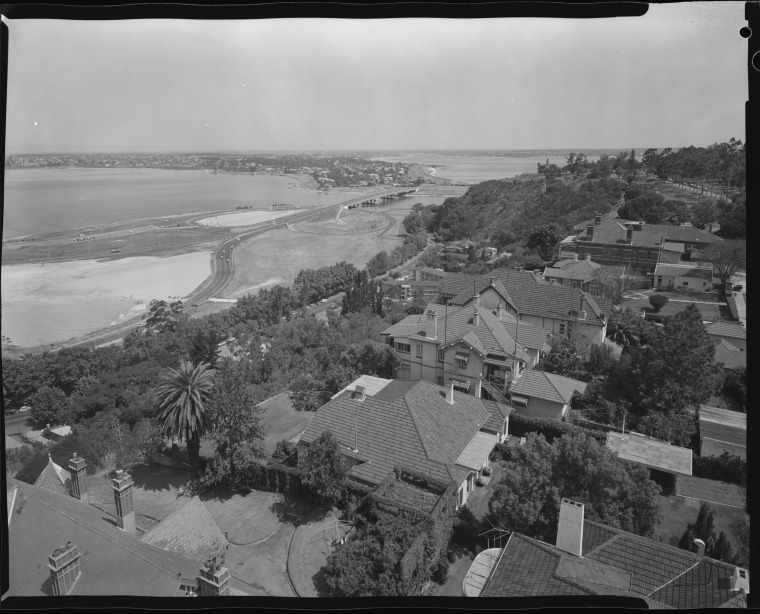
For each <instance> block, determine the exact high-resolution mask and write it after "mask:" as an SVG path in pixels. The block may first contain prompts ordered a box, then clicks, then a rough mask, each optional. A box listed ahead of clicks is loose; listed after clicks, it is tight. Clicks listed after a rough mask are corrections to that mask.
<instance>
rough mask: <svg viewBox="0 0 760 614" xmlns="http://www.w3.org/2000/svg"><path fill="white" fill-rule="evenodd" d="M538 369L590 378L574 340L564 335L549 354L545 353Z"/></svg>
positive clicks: (574, 376)
mask: <svg viewBox="0 0 760 614" xmlns="http://www.w3.org/2000/svg"><path fill="white" fill-rule="evenodd" d="M536 370H537V371H547V372H549V373H555V374H557V375H564V376H565V377H572V378H576V379H584V380H588V379H589V377H588V374H587V372H586V369H585V365H584V361H583V356H582V355H581V353H580V352H579V351H578V347H577V346H576V344H575V343H573V341H572V340H570V339H567V338H566V337H562V338H561V339H560V341H559V343H557V344H556V345H555V346H554V347H553V348H552V351H551V352H549V353H548V354H544V356H543V357H542V358H541V362H540V363H539V364H538V365H537V366H536Z"/></svg>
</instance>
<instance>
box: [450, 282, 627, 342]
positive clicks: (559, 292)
mask: <svg viewBox="0 0 760 614" xmlns="http://www.w3.org/2000/svg"><path fill="white" fill-rule="evenodd" d="M475 296H478V297H479V302H480V304H481V305H483V306H485V307H488V308H490V309H496V308H497V307H498V306H499V305H500V306H501V307H502V308H503V309H505V310H506V311H507V312H508V313H509V314H511V315H512V316H514V317H516V318H517V319H518V320H519V321H520V323H521V324H522V323H526V324H532V325H533V326H536V327H538V328H543V329H546V330H548V331H549V332H550V333H552V335H557V336H563V337H572V338H575V339H576V340H577V341H578V342H581V341H583V340H585V342H587V343H593V344H597V345H598V344H601V343H603V342H604V338H605V336H606V334H607V320H608V318H609V317H610V315H611V314H612V300H611V299H608V298H601V297H594V296H591V295H590V294H589V293H587V292H584V291H583V290H580V289H579V288H571V287H562V286H558V285H555V284H550V283H549V282H547V281H545V280H544V279H543V278H542V277H541V275H540V272H538V273H536V272H528V271H514V270H510V269H496V270H494V271H492V272H491V274H490V275H465V274H459V275H450V276H449V277H447V278H446V279H444V280H443V282H442V283H441V299H442V300H443V301H444V302H445V303H447V304H450V305H457V306H460V305H467V304H469V303H470V302H472V301H474V300H475Z"/></svg>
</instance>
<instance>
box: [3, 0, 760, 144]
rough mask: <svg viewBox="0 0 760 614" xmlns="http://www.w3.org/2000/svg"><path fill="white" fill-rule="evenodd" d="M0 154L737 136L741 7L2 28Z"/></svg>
mask: <svg viewBox="0 0 760 614" xmlns="http://www.w3.org/2000/svg"><path fill="white" fill-rule="evenodd" d="M4 21H5V23H6V24H7V25H8V28H9V51H8V94H7V96H8V97H7V117H6V122H7V123H6V143H5V151H6V155H10V154H23V153H45V152H48V153H53V152H54V153H70V152H71V153H75V152H120V151H127V152H130V151H132V152H135V151H143V152H150V151H209V152H212V151H213V152H219V151H262V150H264V151H267V150H269V151H272V150H340V149H345V150H372V149H379V150H389V149H391V150H395V149H400V150H435V149H564V148H587V149H593V148H605V149H606V148H609V149H618V148H625V149H627V148H629V147H637V148H643V147H682V146H687V145H695V146H707V145H710V144H712V143H715V142H722V141H727V140H728V139H730V138H731V137H735V138H737V139H742V140H746V139H745V131H744V103H745V101H746V99H747V96H748V87H747V41H746V40H745V39H743V38H742V37H741V36H740V35H739V30H740V28H741V27H742V26H745V25H746V21H745V20H744V3H743V2H688V3H680V4H665V5H650V6H649V11H648V12H647V14H646V15H644V16H642V17H623V18H611V19H590V20H579V19H574V20H570V19H558V18H553V19H549V18H542V19H527V18H516V19H509V18H492V19H466V20H464V19H431V18H426V19H377V20H358V19H352V20H341V19H262V20H238V21H193V20H123V21H71V20H38V19H28V20H21V19H13V20H10V19H5V18H4Z"/></svg>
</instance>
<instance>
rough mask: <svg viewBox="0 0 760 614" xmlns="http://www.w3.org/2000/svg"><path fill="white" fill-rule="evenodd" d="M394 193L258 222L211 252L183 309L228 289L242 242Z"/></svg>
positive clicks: (114, 335)
mask: <svg viewBox="0 0 760 614" xmlns="http://www.w3.org/2000/svg"><path fill="white" fill-rule="evenodd" d="M393 193H396V191H395V190H386V191H384V192H381V193H378V194H373V195H372V196H371V197H370V196H366V195H365V196H362V197H360V198H353V199H351V200H346V201H343V202H340V203H336V204H333V205H327V206H325V207H320V208H319V209H314V210H310V211H300V212H297V213H294V214H293V215H288V216H286V217H281V218H278V219H277V220H272V221H268V222H260V223H259V224H256V225H255V226H252V227H251V228H250V229H249V230H246V231H245V232H242V233H240V234H239V235H237V236H235V237H232V238H230V239H225V240H224V241H222V243H221V244H220V245H218V246H217V247H216V248H215V249H214V252H213V255H212V259H211V274H210V275H209V277H208V278H207V279H206V280H205V281H204V282H203V283H202V284H201V285H200V286H198V287H197V288H196V289H195V290H194V291H193V292H192V293H191V294H190V295H189V296H188V297H187V298H185V299H183V301H182V303H183V306H185V307H187V306H188V305H190V306H193V305H199V304H200V303H202V302H204V301H207V300H208V299H210V298H213V297H214V296H216V295H219V294H221V293H222V292H223V291H224V288H226V287H227V285H228V284H229V283H230V282H231V281H232V279H233V277H234V274H235V266H234V262H233V259H232V253H233V252H234V250H235V248H236V247H237V246H238V244H239V243H240V242H241V241H245V240H247V239H250V238H251V237H255V236H256V235H258V234H261V233H264V232H268V231H270V230H275V229H277V228H282V227H284V226H285V225H286V224H293V223H296V222H302V221H304V220H308V219H309V218H310V217H313V216H316V215H319V214H322V213H325V212H326V211H330V210H332V209H335V210H336V211H337V209H339V208H341V207H346V206H348V205H351V204H354V203H361V202H362V201H365V200H367V199H368V198H378V197H380V196H382V195H383V194H393ZM204 217H207V216H204ZM141 322H142V316H138V317H135V318H132V319H130V320H126V321H125V322H123V323H121V324H120V325H119V326H118V327H117V328H109V329H108V331H106V332H103V333H101V334H98V333H96V334H95V335H93V336H90V337H88V338H87V339H84V340H82V341H76V342H74V343H69V344H61V347H77V346H83V345H92V346H93V347H94V346H98V345H107V344H109V343H113V342H114V341H118V340H119V339H121V338H122V337H124V335H126V334H127V333H129V332H131V331H132V330H134V329H135V328H138V327H139V325H140V323H141ZM58 349H60V348H58ZM53 351H55V350H53Z"/></svg>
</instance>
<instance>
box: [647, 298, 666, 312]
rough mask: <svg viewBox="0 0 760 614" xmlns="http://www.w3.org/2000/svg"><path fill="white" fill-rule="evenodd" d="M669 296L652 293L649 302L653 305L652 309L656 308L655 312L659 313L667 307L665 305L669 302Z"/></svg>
mask: <svg viewBox="0 0 760 614" xmlns="http://www.w3.org/2000/svg"><path fill="white" fill-rule="evenodd" d="M668 302H669V301H668V297H667V296H665V295H664V294H652V295H650V296H649V304H650V305H651V306H652V309H654V312H655V313H657V312H659V311H660V309H662V308H663V307H665V305H667V304H668Z"/></svg>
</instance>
